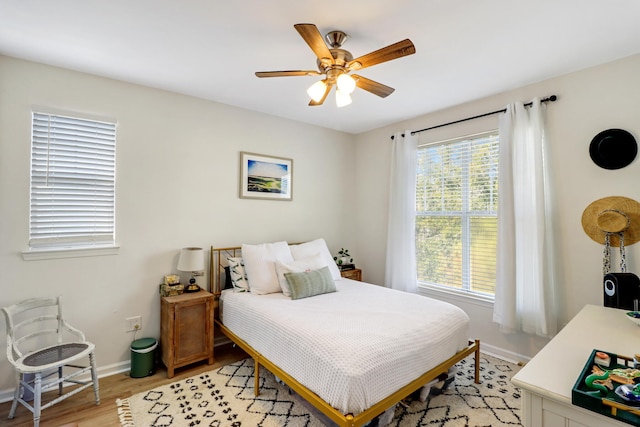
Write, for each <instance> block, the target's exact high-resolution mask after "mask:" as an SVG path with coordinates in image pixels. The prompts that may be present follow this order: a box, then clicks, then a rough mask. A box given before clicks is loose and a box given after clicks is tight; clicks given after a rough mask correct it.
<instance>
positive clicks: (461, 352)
mask: <svg viewBox="0 0 640 427" xmlns="http://www.w3.org/2000/svg"><path fill="white" fill-rule="evenodd" d="M267 245H268V244H267ZM283 245H286V247H287V248H288V249H284V248H285V246H283ZM264 247H265V246H264V245H262V246H261V248H263V249H264ZM278 247H279V251H280V254H285V255H286V256H285V255H282V256H283V257H285V258H286V257H289V254H288V251H289V250H290V251H291V252H292V253H293V255H297V256H295V257H294V256H291V258H287V259H286V260H285V261H281V259H278V255H276V256H275V257H273V258H271V259H269V257H268V256H266V255H265V252H261V255H260V256H259V257H258V258H260V262H261V263H262V266H263V267H265V268H266V266H271V267H273V266H275V276H272V277H270V280H271V281H273V280H278V281H279V282H280V285H281V286H282V291H281V292H279V291H277V287H274V288H271V289H270V290H269V291H268V292H265V289H264V288H263V289H261V290H260V289H259V288H260V286H263V285H262V284H260V283H258V281H257V280H256V281H255V286H256V288H255V289H254V288H251V291H250V292H249V291H247V289H246V284H243V283H242V279H243V278H244V279H249V280H248V283H249V285H248V287H251V286H253V283H254V282H252V280H253V279H252V278H255V279H257V278H258V277H261V276H259V274H260V275H261V274H262V273H258V271H257V270H256V268H255V265H256V262H255V260H253V261H251V263H249V260H250V259H251V256H252V255H250V253H249V252H250V250H251V251H253V250H254V249H255V247H252V246H249V245H243V246H242V247H228V248H214V247H211V260H210V272H211V274H210V287H211V291H212V292H213V293H214V295H215V297H216V299H217V301H218V309H217V310H216V315H215V317H216V318H215V322H216V324H217V326H218V327H219V328H220V330H221V331H222V333H223V334H224V335H226V336H227V337H228V338H229V339H230V340H231V341H233V342H234V343H235V344H237V345H238V346H240V347H241V348H242V349H244V350H245V351H246V352H247V353H248V354H249V356H250V357H252V358H253V359H254V362H255V369H256V372H255V374H256V375H255V383H254V389H255V393H256V395H258V393H259V369H260V367H261V366H263V367H265V368H266V369H268V370H269V371H270V372H272V373H273V374H274V375H276V376H277V377H279V378H280V379H281V380H283V381H284V382H285V383H286V384H287V385H288V386H289V387H290V388H291V389H293V390H294V391H295V392H297V393H298V394H299V395H300V396H301V397H303V398H304V399H305V400H307V401H308V402H309V403H310V404H311V405H313V406H314V407H315V408H316V409H318V410H319V411H320V412H322V413H323V414H324V415H325V416H326V417H328V418H329V419H331V420H332V421H333V422H335V423H336V424H337V425H339V426H344V427H357V426H361V425H364V424H366V423H367V422H368V421H370V420H372V419H373V418H375V417H376V416H378V415H380V414H382V413H383V412H384V411H385V410H387V409H388V408H390V407H392V406H394V405H395V404H396V403H398V402H399V401H401V400H402V399H404V398H405V397H407V396H408V395H410V394H411V393H413V392H414V391H416V390H418V389H420V388H421V387H422V386H424V385H425V384H427V383H428V382H430V381H432V380H434V379H436V378H438V377H440V376H441V375H442V374H444V373H446V372H447V370H448V369H449V368H450V367H452V366H453V365H454V364H456V363H457V362H459V361H460V360H462V359H464V358H465V357H467V356H469V355H471V354H475V381H476V383H478V382H479V356H480V343H479V341H478V340H475V341H469V339H468V329H469V318H468V317H467V315H466V314H465V313H464V312H463V311H462V310H460V309H459V308H457V307H455V306H453V305H451V304H447V303H444V302H441V301H437V300H434V299H431V298H427V297H423V296H419V295H415V294H409V293H405V292H400V291H395V290H391V289H387V288H384V287H381V286H376V285H372V284H367V283H363V282H357V281H354V280H350V279H346V278H341V277H340V273H339V271H338V270H337V267H336V266H335V264H333V260H332V258H331V255H330V253H329V252H328V249H326V243H325V242H324V240H323V239H318V240H316V241H313V242H306V243H303V244H297V245H288V244H286V242H279V246H278ZM243 249H244V252H243ZM318 251H320V252H319V253H314V254H313V256H312V257H307V255H310V254H311V253H312V252H318ZM276 252H277V251H276ZM243 255H244V257H243ZM243 258H244V259H245V264H246V267H247V268H246V270H247V271H245V272H241V274H240V276H239V277H238V271H236V269H235V268H234V267H237V266H238V264H237V263H238V262H239V260H241V259H243ZM310 259H313V260H314V261H313V262H315V264H314V263H312V264H310V265H311V267H310V266H309V265H307V264H305V261H306V262H307V263H309V262H311V261H309V260H310ZM269 263H271V264H269ZM332 264H333V265H332ZM250 265H251V266H253V267H252V268H249V267H250ZM319 265H324V266H323V267H322V268H319V269H315V268H314V267H318V266H319ZM292 266H293V267H292ZM296 266H297V267H300V266H302V267H304V268H302V269H301V270H297V271H291V269H293V270H295V268H294V267H296ZM225 267H231V268H230V269H227V271H226V273H225ZM286 267H289V270H286ZM229 270H233V271H234V273H235V274H236V276H237V277H236V279H238V278H239V279H240V286H245V287H244V288H243V287H240V288H239V287H236V288H235V289H234V288H231V289H223V288H224V287H225V285H224V284H225V283H226V282H227V281H228V279H229V277H228V276H229V274H230V273H229ZM265 271H266V270H265ZM283 271H284V272H285V273H286V274H284V275H283ZM336 272H337V273H336ZM268 273H269V274H272V273H273V272H272V271H271V269H269V271H268ZM283 276H284V277H283ZM319 276H322V277H323V279H317V277H319ZM274 277H275V279H274ZM310 278H311V279H310ZM284 279H287V280H284ZM298 279H300V282H297V281H296V280H298ZM323 280H324V282H323V283H325V284H326V286H328V288H329V289H328V290H326V289H325V290H324V291H317V289H318V285H317V283H318V281H323ZM285 282H288V283H289V285H290V288H289V287H287V286H285V285H284V284H283V283H285ZM329 282H330V283H329ZM234 283H235V282H234ZM265 283H271V282H265ZM299 283H302V285H300V284H299ZM310 283H311V284H310ZM235 284H237V283H235ZM274 286H275V285H274ZM309 286H310V287H312V288H313V289H314V291H312V292H311V293H312V295H306V294H305V292H307V291H308V289H309ZM300 289H303V291H302V293H300ZM254 291H255V292H254ZM314 292H315V293H314ZM300 295H302V297H300Z"/></svg>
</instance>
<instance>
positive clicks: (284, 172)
mask: <svg viewBox="0 0 640 427" xmlns="http://www.w3.org/2000/svg"><path fill="white" fill-rule="evenodd" d="M292 189H293V160H292V159H285V158H282V157H273V156H266V155H264V154H255V153H247V152H244V151H241V152H240V198H242V199H270V200H289V201H291V200H292Z"/></svg>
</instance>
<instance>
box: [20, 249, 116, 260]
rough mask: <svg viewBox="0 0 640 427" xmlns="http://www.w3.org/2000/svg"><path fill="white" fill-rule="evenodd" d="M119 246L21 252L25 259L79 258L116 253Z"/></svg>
mask: <svg viewBox="0 0 640 427" xmlns="http://www.w3.org/2000/svg"><path fill="white" fill-rule="evenodd" d="M119 250H120V246H118V245H114V246H98V247H87V248H80V247H76V248H38V249H28V250H26V251H23V252H22V259H24V260H25V261H37V260H42V259H57V258H79V257H93V256H103V255H117V254H118V251H119Z"/></svg>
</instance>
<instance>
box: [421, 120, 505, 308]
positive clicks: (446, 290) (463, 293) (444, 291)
mask: <svg viewBox="0 0 640 427" xmlns="http://www.w3.org/2000/svg"><path fill="white" fill-rule="evenodd" d="M492 135H493V136H495V138H496V140H495V142H494V143H495V144H496V145H497V147H496V149H497V150H499V145H498V144H499V130H498V129H493V130H489V131H485V132H479V133H474V134H469V135H464V136H461V137H456V138H450V139H445V140H438V141H434V142H428V143H423V144H419V145H418V151H420V150H421V149H427V148H430V147H436V146H442V145H448V144H456V143H459V142H463V141H468V140H473V139H480V138H483V137H489V136H492ZM495 158H496V162H495V168H496V171H497V168H498V161H499V151H497V152H496V154H495ZM468 159H470V157H468ZM416 168H418V165H416ZM416 174H418V170H416ZM461 175H463V176H465V179H464V180H463V183H462V185H463V187H464V190H463V191H461V193H462V195H461V203H462V207H463V208H464V207H467V208H469V207H470V206H469V194H470V193H469V191H468V190H469V184H470V183H469V174H466V173H464V172H463V173H462V174H461ZM498 179H499V177H496V180H498ZM417 184H418V182H416V185H417ZM495 196H496V197H497V191H496V194H495ZM417 197H419V194H418V192H416V198H417ZM417 202H418V200H417V199H416V204H417ZM494 209H495V214H494V215H495V217H496V219H497V203H496V205H495V208H494ZM473 212H476V211H472V210H471V209H466V210H465V209H463V210H460V211H454V210H450V211H442V215H421V214H419V211H418V210H416V213H415V217H416V221H417V220H418V218H419V217H425V216H426V217H431V218H433V217H436V216H447V214H459V218H461V221H462V219H463V218H466V223H467V225H466V226H465V225H464V221H463V224H462V225H461V244H462V245H465V246H467V247H469V246H470V245H471V241H470V237H469V236H470V230H469V227H470V221H471V218H479V217H481V216H480V215H477V214H476V215H471V214H470V213H473ZM494 215H492V216H494ZM462 236H466V237H465V238H464V239H463V238H462ZM417 237H418V236H417V234H416V238H417ZM416 247H417V242H416ZM416 255H417V254H416ZM496 255H497V254H496ZM462 256H463V257H464V258H465V261H464V262H463V266H462V270H461V275H462V276H463V277H464V276H465V274H464V271H465V269H466V271H467V273H468V270H469V269H470V251H466V253H465V251H463V254H462ZM416 261H417V265H419V263H420V261H419V259H416ZM416 273H418V272H416ZM467 277H468V274H467ZM463 286H464V285H463ZM494 289H495V288H494ZM418 292H419V293H421V294H423V295H426V296H436V297H442V296H445V297H448V298H451V299H455V300H459V301H462V302H470V301H475V302H476V303H477V304H480V305H483V306H491V305H493V303H494V301H495V290H494V293H493V294H490V293H487V292H481V291H473V290H471V289H470V288H469V289H464V288H456V287H453V286H449V285H445V284H438V283H432V282H427V281H422V280H418Z"/></svg>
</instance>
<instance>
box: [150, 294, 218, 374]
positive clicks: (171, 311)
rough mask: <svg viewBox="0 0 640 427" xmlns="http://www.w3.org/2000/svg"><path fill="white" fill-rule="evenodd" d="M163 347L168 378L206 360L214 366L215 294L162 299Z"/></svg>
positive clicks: (161, 325)
mask: <svg viewBox="0 0 640 427" xmlns="http://www.w3.org/2000/svg"><path fill="white" fill-rule="evenodd" d="M160 306H161V320H160V346H161V347H162V362H163V363H164V364H165V365H166V367H167V377H169V378H172V377H173V374H174V369H175V368H179V367H181V366H185V365H189V364H191V363H194V362H199V361H201V360H205V359H207V362H208V363H209V365H211V364H212V363H213V311H214V300H213V294H211V293H209V292H207V291H203V290H201V291H198V292H193V293H185V294H182V295H175V296H171V297H162V299H161V301H160Z"/></svg>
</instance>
